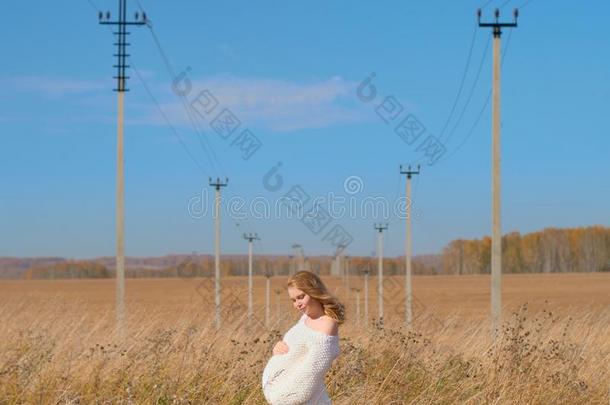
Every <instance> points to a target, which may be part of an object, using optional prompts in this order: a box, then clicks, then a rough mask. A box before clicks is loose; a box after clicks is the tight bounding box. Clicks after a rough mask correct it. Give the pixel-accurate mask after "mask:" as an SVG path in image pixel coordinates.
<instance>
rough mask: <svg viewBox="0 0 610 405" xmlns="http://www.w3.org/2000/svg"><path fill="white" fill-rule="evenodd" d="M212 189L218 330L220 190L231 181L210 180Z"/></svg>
mask: <svg viewBox="0 0 610 405" xmlns="http://www.w3.org/2000/svg"><path fill="white" fill-rule="evenodd" d="M209 183H210V187H214V189H215V190H216V193H215V194H214V305H215V313H216V316H215V318H214V319H215V323H216V328H217V329H218V328H220V321H221V320H220V189H221V188H222V187H226V186H227V184H229V179H227V178H225V181H224V182H222V181H220V178H218V177H217V178H216V181H213V180H212V178H211V177H210V179H209Z"/></svg>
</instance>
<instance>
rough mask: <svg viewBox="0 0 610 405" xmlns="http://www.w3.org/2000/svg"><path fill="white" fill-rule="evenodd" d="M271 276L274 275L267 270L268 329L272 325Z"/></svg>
mask: <svg viewBox="0 0 610 405" xmlns="http://www.w3.org/2000/svg"><path fill="white" fill-rule="evenodd" d="M271 276H272V273H271V271H269V269H267V270H265V278H266V279H267V280H266V283H265V326H266V327H267V328H268V327H269V325H270V323H269V320H270V318H271V308H270V306H271Z"/></svg>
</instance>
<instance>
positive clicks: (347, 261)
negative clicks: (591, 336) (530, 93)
mask: <svg viewBox="0 0 610 405" xmlns="http://www.w3.org/2000/svg"><path fill="white" fill-rule="evenodd" d="M129 260H130V261H131V266H129V267H127V269H126V277H130V278H151V277H181V278H188V277H212V276H214V258H213V257H212V256H210V255H200V256H198V255H192V256H177V255H172V256H168V257H164V258H154V259H151V258H142V259H131V258H130V259H129ZM332 260H333V258H332V257H329V256H315V257H309V258H307V259H306V263H307V267H308V268H309V269H311V271H313V272H315V273H317V274H320V275H328V274H329V273H330V268H331V263H332ZM490 262H491V239H490V238H489V237H484V238H482V239H471V240H467V239H456V240H453V241H451V242H450V243H449V244H448V245H447V246H446V247H445V248H444V249H443V251H442V253H441V254H440V255H420V256H415V257H414V259H413V273H414V274H458V275H459V274H485V273H489V272H490ZM110 263H112V262H111V261H110V260H109V258H104V259H99V260H92V261H77V260H67V261H62V262H58V263H56V262H53V263H50V264H45V265H34V266H33V267H31V268H29V269H28V270H26V271H25V272H24V278H28V279H63V278H109V277H114V275H115V274H114V268H113V267H112V266H111V265H110ZM150 263H155V264H157V265H156V266H153V265H151V264H150ZM342 263H343V265H344V266H345V265H348V266H349V273H350V275H353V276H360V275H363V274H364V272H365V271H367V270H368V271H369V272H370V274H371V275H375V274H376V273H377V258H376V257H362V256H348V257H344V258H343V261H342ZM159 264H160V266H159ZM296 269H297V261H296V260H295V259H294V258H292V257H291V256H266V255H257V256H256V257H255V260H254V274H255V275H257V276H261V275H266V274H269V275H275V276H287V275H288V274H290V273H292V272H294V271H295V270H296ZM404 269H405V258H404V256H398V257H390V258H385V259H384V274H385V275H397V274H404V271H405V270H404ZM598 271H610V228H605V227H602V226H592V227H586V228H585V227H583V228H570V229H558V228H547V229H544V230H542V231H539V232H532V233H528V234H525V235H521V234H520V233H519V232H512V233H509V234H507V235H505V236H504V237H503V238H502V272H503V273H551V272H553V273H566V272H598ZM220 272H221V276H223V277H226V276H245V275H247V274H248V259H247V257H246V256H234V255H232V256H223V259H222V262H221V269H220Z"/></svg>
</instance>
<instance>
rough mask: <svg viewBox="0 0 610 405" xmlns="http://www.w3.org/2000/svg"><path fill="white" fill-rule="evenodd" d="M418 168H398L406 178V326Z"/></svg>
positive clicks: (410, 300) (410, 305)
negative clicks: (413, 191)
mask: <svg viewBox="0 0 610 405" xmlns="http://www.w3.org/2000/svg"><path fill="white" fill-rule="evenodd" d="M419 169H420V166H419V165H417V170H411V165H409V167H408V168H407V170H403V168H402V165H401V166H400V174H404V175H406V176H407V192H406V196H407V213H406V214H407V221H406V222H407V224H406V226H407V234H406V237H405V269H406V274H405V294H406V297H405V298H406V299H405V322H406V324H407V325H411V321H413V284H412V278H411V253H412V252H411V251H412V249H413V240H412V239H411V218H412V215H411V212H412V210H411V207H412V206H413V200H412V199H411V177H412V176H414V175H417V174H419Z"/></svg>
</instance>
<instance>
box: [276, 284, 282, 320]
mask: <svg viewBox="0 0 610 405" xmlns="http://www.w3.org/2000/svg"><path fill="white" fill-rule="evenodd" d="M281 293H282V290H280V289H279V288H276V289H275V310H276V313H277V325H278V328H279V327H280V324H281V318H282V314H281V312H280V311H281V306H280V294H281Z"/></svg>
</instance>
